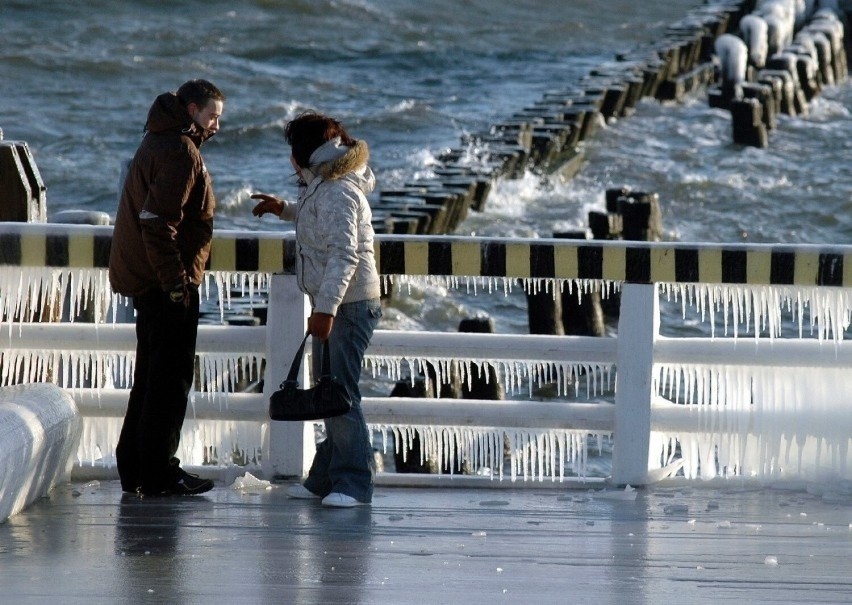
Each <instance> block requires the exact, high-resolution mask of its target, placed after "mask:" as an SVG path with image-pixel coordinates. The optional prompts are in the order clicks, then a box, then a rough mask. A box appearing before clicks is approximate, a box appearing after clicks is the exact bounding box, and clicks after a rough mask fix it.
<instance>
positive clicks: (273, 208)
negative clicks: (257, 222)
mask: <svg viewBox="0 0 852 605" xmlns="http://www.w3.org/2000/svg"><path fill="white" fill-rule="evenodd" d="M251 199H253V200H260V201H259V202H258V203H257V205H256V206H255V207H254V208H252V209H251V213H252V214H253V215H255V216H263V215H264V214H267V213H272V214H274V215H275V216H281V213H282V212H283V211H284V202H282V201H281V200H279V199H278V198H277V197H275V196H272V195H267V194H265V193H253V194H252V195H251Z"/></svg>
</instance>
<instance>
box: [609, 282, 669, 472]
mask: <svg viewBox="0 0 852 605" xmlns="http://www.w3.org/2000/svg"><path fill="white" fill-rule="evenodd" d="M659 331H660V305H659V300H658V297H657V286H656V284H625V285H624V287H623V288H622V291H621V312H620V315H619V320H618V345H617V358H616V368H617V374H616V379H615V436H614V443H613V448H612V483H613V484H615V485H627V484H630V485H633V486H636V485H644V484H645V483H647V479H648V453H649V448H650V440H651V400H652V393H651V388H652V378H653V369H654V340H655V339H656V337H657V335H658V334H659Z"/></svg>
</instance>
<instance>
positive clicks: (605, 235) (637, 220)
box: [588, 187, 663, 318]
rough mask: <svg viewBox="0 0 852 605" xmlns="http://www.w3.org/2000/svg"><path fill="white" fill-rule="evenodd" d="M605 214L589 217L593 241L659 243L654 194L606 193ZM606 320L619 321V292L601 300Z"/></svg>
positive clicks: (659, 223)
mask: <svg viewBox="0 0 852 605" xmlns="http://www.w3.org/2000/svg"><path fill="white" fill-rule="evenodd" d="M604 198H605V211H604V212H601V211H599V210H592V211H590V212H589V214H588V221H589V230H590V231H591V232H592V238H593V239H596V240H630V241H647V242H656V241H660V240H661V239H662V237H663V221H662V209H661V206H660V196H659V194H657V193H650V192H645V191H632V190H631V189H630V188H629V187H619V188H612V189H607V190H606V191H605V193H604ZM600 305H601V308H602V309H603V313H604V315H605V316H606V317H610V318H615V317H618V313H619V309H620V307H621V298H620V296H619V294H618V292H609V293H608V294H607V296H606V297H601V299H600Z"/></svg>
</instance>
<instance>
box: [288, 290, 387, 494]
mask: <svg viewBox="0 0 852 605" xmlns="http://www.w3.org/2000/svg"><path fill="white" fill-rule="evenodd" d="M381 316H382V305H381V303H380V302H379V299H377V298H376V299H373V300H362V301H360V302H354V303H346V304H343V305H340V306H339V307H338V310H337V316H336V317H335V318H334V323H333V324H332V327H331V335H330V336H329V338H328V349H329V353H330V355H331V373H332V374H333V375H334V376H336V377H337V379H338V380H340V381H341V382H342V383H343V384H344V385H346V388H347V389H348V390H349V394H350V395H351V396H352V409H351V410H349V412H348V413H347V414H344V415H343V416H337V417H335V418H326V419H325V435H326V437H325V440H323V441H322V442H320V443H318V444H317V452H316V455H315V456H314V460H313V463H312V464H311V469H310V472H309V473H308V478H307V479H306V480H305V484H304V485H305V487H306V488H307V489H309V490H310V491H312V492H313V493H315V494H317V495H319V496H322V497H325V496H327V495H328V494H330V493H331V492H339V493H341V494H346V495H347V496H351V497H353V498H355V499H356V500H358V501H360V502H365V503H368V502H370V501H371V500H372V499H373V474H374V469H373V450H372V448H371V447H370V433H369V432H368V430H367V423H366V422H365V421H364V414H363V413H362V412H361V390H360V389H359V388H358V381H359V380H360V378H361V365H362V363H363V361H364V352H365V351H366V350H367V346H368V345H369V344H370V339H371V338H372V337H373V330H374V329H375V327H376V324H378V323H379V318H380V317H381ZM312 346H313V367H314V376H319V372H320V362H321V359H322V357H321V355H322V348H321V344H320V342H319V340H318V339H315V338H314V339H312Z"/></svg>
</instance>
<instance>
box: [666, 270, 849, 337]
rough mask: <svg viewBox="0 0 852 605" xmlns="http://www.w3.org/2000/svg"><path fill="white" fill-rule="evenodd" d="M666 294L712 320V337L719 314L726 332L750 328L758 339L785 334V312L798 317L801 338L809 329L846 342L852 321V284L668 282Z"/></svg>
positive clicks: (796, 319)
mask: <svg viewBox="0 0 852 605" xmlns="http://www.w3.org/2000/svg"><path fill="white" fill-rule="evenodd" d="M660 292H661V293H662V294H664V295H665V296H666V297H667V298H668V299H670V300H675V301H677V300H680V301H681V304H682V307H683V314H684V316H686V308H687V306H688V305H691V306H694V308H695V309H696V311H698V313H700V315H701V319H702V321H708V320H709V322H710V333H711V335H712V336H715V334H716V319H717V318H716V316H717V314H719V313H721V315H722V322H723V327H724V333H725V334H728V328H729V326H730V327H731V330H732V332H733V336H734V337H736V336H737V335H738V334H739V332H740V330H743V331H744V332H748V331H749V330H750V329H753V330H754V336H755V337H756V338H757V337H760V336H761V335H765V336H768V337H770V338H774V337H777V336H779V335H780V334H781V328H782V327H783V319H782V315H783V311H785V310H786V311H787V312H789V313H792V314H793V315H794V317H795V321H796V323H797V326H798V331H799V338H802V337H803V336H804V335H805V334H806V332H807V333H808V335H816V337H817V338H818V339H819V340H821V341H822V340H834V341H835V342H840V341H842V340H843V338H844V332H845V331H846V330H848V329H849V326H850V325H851V324H852V288H818V287H816V286H777V285H775V286H753V285H730V284H670V283H665V284H660ZM806 328H808V329H807V330H806Z"/></svg>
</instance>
